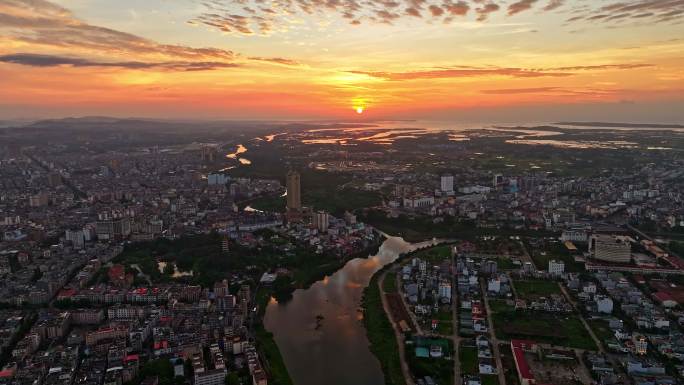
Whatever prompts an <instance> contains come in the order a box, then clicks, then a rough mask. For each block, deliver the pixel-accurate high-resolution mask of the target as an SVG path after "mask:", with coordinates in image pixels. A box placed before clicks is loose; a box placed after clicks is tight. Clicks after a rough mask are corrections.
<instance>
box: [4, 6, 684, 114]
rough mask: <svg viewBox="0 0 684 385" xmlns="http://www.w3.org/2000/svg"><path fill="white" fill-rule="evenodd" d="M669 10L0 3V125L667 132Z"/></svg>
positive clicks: (672, 66) (673, 42) (671, 75)
mask: <svg viewBox="0 0 684 385" xmlns="http://www.w3.org/2000/svg"><path fill="white" fill-rule="evenodd" d="M683 12H684V4H683V3H682V2H681V1H650V0H634V1H629V2H619V1H617V0H615V1H605V2H601V3H598V4H597V3H596V2H589V1H579V0H576V1H570V0H568V1H559V0H519V1H514V0H510V1H505V2H504V1H475V0H472V1H450V0H447V1H422V0H418V1H416V0H411V1H409V0H407V1H386V2H372V3H371V2H356V1H344V2H308V1H303V0H301V1H294V2H285V1H276V2H270V3H264V2H255V1H244V2H240V3H232V2H224V1H219V0H217V1H210V2H200V1H190V0H187V1H177V2H172V3H169V2H165V1H161V0H155V1H148V2H145V3H144V4H140V3H139V2H134V1H123V2H118V3H117V4H116V6H113V5H112V4H111V3H110V2H107V1H102V0H97V1H67V0H56V1H47V0H31V1H19V0H2V1H0V41H1V42H2V43H0V76H2V78H3V79H5V84H4V87H3V89H2V91H0V119H22V118H24V119H37V118H51V117H65V116H87V115H105V116H119V117H129V116H134V117H153V118H174V119H179V118H194V119H213V118H216V119H343V120H351V119H387V118H402V119H440V120H450V121H464V122H500V121H515V122H520V121H529V120H533V121H553V120H562V119H570V118H573V119H577V120H608V121H625V122H628V121H629V122H645V121H650V122H653V123H660V122H671V123H674V122H681V120H682V119H683V117H684V115H683V113H682V112H681V111H682V109H681V108H680V107H681V106H682V99H683V98H682V89H683V88H682V85H683V82H684V74H682V71H681V68H682V57H681V54H680V52H681V51H682V48H684V47H683V46H684V39H682V36H684V34H683V32H684V28H683V27H682V24H681V20H682V15H684V13H683Z"/></svg>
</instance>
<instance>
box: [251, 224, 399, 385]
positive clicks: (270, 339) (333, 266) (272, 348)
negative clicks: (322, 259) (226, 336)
mask: <svg viewBox="0 0 684 385" xmlns="http://www.w3.org/2000/svg"><path fill="white" fill-rule="evenodd" d="M376 234H377V239H376V241H375V242H373V244H371V245H369V246H368V247H366V248H364V249H363V250H360V251H358V252H356V253H354V254H350V255H348V256H346V257H344V258H341V259H339V260H336V261H334V262H331V263H327V264H324V265H319V266H317V267H316V268H313V269H305V270H302V271H298V272H295V276H296V277H297V280H296V281H295V283H294V284H292V285H290V286H289V287H287V288H285V289H283V288H280V289H279V288H276V287H271V288H266V287H261V288H260V289H259V291H258V292H257V294H256V303H257V306H258V313H257V320H256V322H255V327H254V336H255V338H256V341H257V346H258V347H259V352H260V353H261V355H262V357H264V358H265V360H266V361H267V365H266V369H267V371H268V373H269V375H270V379H271V381H270V383H272V384H276V385H293V380H292V377H291V376H290V373H289V371H288V369H287V366H286V365H285V361H284V359H283V356H282V354H281V351H280V348H279V347H278V345H277V343H276V342H275V339H274V335H273V333H271V332H269V331H268V330H266V328H265V327H264V325H263V321H264V316H265V312H266V307H267V306H268V303H269V301H270V300H271V297H272V296H275V297H276V298H283V297H284V298H285V299H286V300H289V299H290V298H291V294H292V292H294V291H295V290H297V289H303V290H306V289H308V288H310V287H311V286H312V285H313V284H314V283H316V282H318V281H321V280H323V279H324V278H325V277H326V276H330V275H332V274H334V273H335V272H336V271H338V270H340V269H341V268H343V267H344V266H345V265H346V264H347V263H348V262H349V261H351V260H354V259H356V258H363V259H365V258H368V257H369V256H371V255H375V254H377V253H378V250H379V249H380V246H381V245H382V243H383V242H384V241H385V240H386V238H385V237H384V236H382V235H380V234H379V233H376ZM278 290H285V291H287V293H282V292H281V293H277V292H276V291H278ZM285 294H287V295H285Z"/></svg>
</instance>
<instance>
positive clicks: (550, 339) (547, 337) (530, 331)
mask: <svg viewBox="0 0 684 385" xmlns="http://www.w3.org/2000/svg"><path fill="white" fill-rule="evenodd" d="M492 317H493V320H494V327H495V329H496V335H497V337H498V338H500V339H504V340H510V339H515V338H518V339H531V340H534V341H539V342H546V343H549V344H552V345H558V346H567V347H571V348H579V349H587V350H596V344H595V343H594V341H593V340H592V339H591V336H589V333H588V332H587V330H586V329H585V328H584V325H583V324H582V321H580V319H579V318H578V317H577V316H576V315H574V314H571V315H566V314H563V315H555V314H548V313H540V312H526V311H504V312H498V313H497V312H494V314H493V315H492Z"/></svg>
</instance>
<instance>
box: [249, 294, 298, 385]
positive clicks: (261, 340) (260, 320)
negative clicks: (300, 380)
mask: <svg viewBox="0 0 684 385" xmlns="http://www.w3.org/2000/svg"><path fill="white" fill-rule="evenodd" d="M270 299H271V292H270V290H267V289H266V288H261V289H259V291H258V292H257V293H256V304H257V309H258V311H257V316H256V317H257V319H256V322H255V325H254V338H255V339H256V342H257V348H258V350H259V353H260V355H261V357H262V358H264V359H265V368H266V371H267V372H268V374H269V383H271V384H274V385H294V383H293V382H292V377H290V373H289V372H288V370H287V366H286V365H285V360H283V356H282V354H281V353H280V349H279V348H278V344H276V342H275V339H274V338H273V333H271V332H269V331H268V330H266V328H265V327H264V315H265V314H266V306H267V305H268V302H269V301H270Z"/></svg>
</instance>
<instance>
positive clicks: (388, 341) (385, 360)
mask: <svg viewBox="0 0 684 385" xmlns="http://www.w3.org/2000/svg"><path fill="white" fill-rule="evenodd" d="M397 261H398V260H397ZM395 263H397V262H393V263H390V264H388V265H386V266H385V267H383V268H382V269H380V270H378V271H377V272H376V273H375V274H374V275H373V278H371V280H370V283H369V284H368V286H367V287H366V289H364V291H363V299H362V301H361V307H362V308H363V314H364V315H363V324H364V326H365V328H366V336H367V337H368V341H369V342H370V346H369V348H370V351H371V353H373V355H375V357H376V358H377V359H378V361H380V366H381V367H382V372H383V374H384V375H385V384H386V385H406V379H405V378H404V374H403V372H402V369H401V358H400V356H399V345H398V344H397V338H396V336H395V333H394V328H393V327H392V323H391V322H390V320H389V316H388V315H387V313H386V312H385V309H384V308H383V306H382V293H381V292H380V287H379V285H378V280H379V278H380V277H381V276H382V274H384V272H385V271H386V270H387V269H389V268H391V267H392V266H394V264H395Z"/></svg>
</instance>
